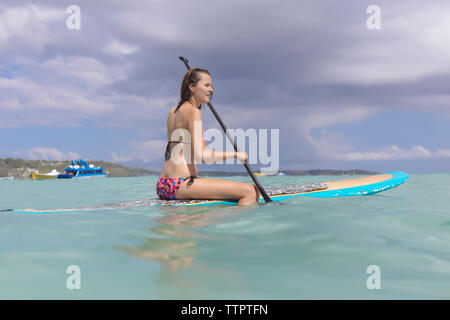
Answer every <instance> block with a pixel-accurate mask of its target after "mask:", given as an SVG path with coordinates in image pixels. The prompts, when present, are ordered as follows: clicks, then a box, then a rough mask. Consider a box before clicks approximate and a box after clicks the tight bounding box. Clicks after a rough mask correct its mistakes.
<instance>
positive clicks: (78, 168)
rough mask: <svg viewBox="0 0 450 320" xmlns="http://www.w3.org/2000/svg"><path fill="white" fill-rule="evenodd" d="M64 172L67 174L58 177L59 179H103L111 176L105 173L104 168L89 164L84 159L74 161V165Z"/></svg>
mask: <svg viewBox="0 0 450 320" xmlns="http://www.w3.org/2000/svg"><path fill="white" fill-rule="evenodd" d="M64 171H65V173H63V174H59V175H58V179H74V178H101V177H106V176H107V175H108V174H109V172H107V171H103V168H101V167H96V166H94V165H93V164H87V163H86V162H85V161H83V160H82V159H80V160H72V165H70V166H69V167H67V168H66V169H64Z"/></svg>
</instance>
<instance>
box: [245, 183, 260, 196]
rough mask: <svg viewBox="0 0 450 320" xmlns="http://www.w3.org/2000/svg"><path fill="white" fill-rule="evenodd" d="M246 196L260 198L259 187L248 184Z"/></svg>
mask: <svg viewBox="0 0 450 320" xmlns="http://www.w3.org/2000/svg"><path fill="white" fill-rule="evenodd" d="M245 196H246V197H249V198H250V197H251V198H255V199H258V198H259V191H258V188H256V186H254V185H252V184H247V185H246V192H245Z"/></svg>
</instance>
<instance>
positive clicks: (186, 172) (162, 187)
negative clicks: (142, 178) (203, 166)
mask: <svg viewBox="0 0 450 320" xmlns="http://www.w3.org/2000/svg"><path fill="white" fill-rule="evenodd" d="M213 92H214V89H213V87H212V81H211V74H210V73H209V71H208V70H205V69H200V68H194V69H190V70H189V71H188V72H187V73H186V74H185V76H184V78H183V82H182V84H181V90H180V95H181V97H180V102H179V103H178V105H177V106H176V107H173V108H172V109H171V110H170V112H169V116H168V117H167V134H168V142H167V147H166V154H165V156H166V161H165V162H164V166H163V169H162V171H161V176H160V178H159V179H158V182H157V184H156V192H157V193H158V196H159V197H160V198H161V199H166V200H169V199H178V200H181V199H211V200H220V199H229V200H235V201H238V204H239V205H249V204H252V203H255V202H257V201H258V200H259V196H260V194H259V192H258V189H257V188H256V187H255V186H253V185H252V184H249V183H244V182H235V181H229V180H218V179H203V178H198V172H197V167H196V165H195V164H196V163H213V162H222V161H225V160H227V159H238V160H240V161H242V162H244V161H245V162H247V161H248V155H247V153H246V152H220V151H214V150H209V149H207V148H205V142H204V141H202V131H203V129H202V114H201V105H202V104H203V103H208V102H209V101H210V100H211V97H212V94H213Z"/></svg>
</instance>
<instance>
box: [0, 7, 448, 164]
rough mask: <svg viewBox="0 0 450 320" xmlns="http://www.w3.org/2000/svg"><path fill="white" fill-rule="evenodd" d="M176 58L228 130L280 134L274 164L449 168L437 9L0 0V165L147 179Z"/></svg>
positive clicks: (177, 69)
mask: <svg viewBox="0 0 450 320" xmlns="http://www.w3.org/2000/svg"><path fill="white" fill-rule="evenodd" d="M71 5H76V6H78V7H79V8H80V20H79V22H80V25H79V27H80V28H79V29H77V28H73V26H76V23H77V20H76V19H74V16H73V15H72V14H73V11H70V10H69V11H68V7H70V6H71ZM371 5H376V6H377V7H378V8H379V16H377V15H376V11H372V10H371V9H370V10H368V8H369V7H370V6H371ZM377 17H379V18H380V19H379V20H378V19H377ZM374 26H378V27H379V28H374ZM180 55H183V56H186V57H188V59H189V60H190V63H191V66H195V67H203V68H207V69H209V70H210V71H211V73H212V76H213V85H214V87H215V95H214V98H213V101H212V102H213V104H214V106H215V108H216V109H217V111H218V112H219V114H220V115H221V117H222V118H223V120H224V122H225V123H226V125H227V126H228V127H229V128H243V129H244V130H247V129H249V128H255V129H279V138H280V144H279V156H280V167H281V169H314V168H320V169H327V168H331V169H339V170H340V169H352V168H360V169H368V170H376V171H388V170H389V171H390V170H403V171H407V172H410V173H429V172H449V171H450V139H449V137H450V3H449V2H448V1H444V0H432V1H418V0H408V1H392V0H389V1H385V0H371V1H365V0H344V1H335V0H316V1H307V0H296V1H294V0H291V1H283V0H258V1H241V0H239V1H238V0H227V1H219V0H218V1H198V0H190V1H174V0H148V1H141V0H128V1H119V0H117V1H113V0H108V1H106V0H89V1H88V0H85V1H84V0H83V1H81V0H78V1H76V0H71V1H63V0H53V1H50V0H49V1H45V0H42V1H41V0H34V1H31V0H30V1H18V0H2V1H1V3H0V135H1V139H0V158H5V157H14V158H25V159H49V160H62V159H73V158H78V157H82V158H83V159H86V160H105V161H111V162H116V163H122V164H128V165H136V166H142V167H148V168H153V169H157V170H159V169H160V168H161V167H162V163H163V153H164V149H165V144H166V139H167V138H166V127H165V124H166V117H167V112H168V110H169V109H170V108H171V107H173V106H174V105H176V103H177V100H178V93H179V85H180V81H181V79H182V77H183V75H184V72H185V67H184V65H183V64H182V63H181V62H180V61H179V60H178V56H180ZM203 120H204V128H205V129H208V128H218V125H217V122H216V121H215V119H214V117H213V115H212V114H211V112H210V111H209V110H207V109H204V111H203ZM222 167H223V169H226V170H240V169H241V167H242V166H240V165H234V166H232V165H227V166H222ZM252 167H253V168H254V169H255V170H258V169H259V166H258V165H253V166H252ZM210 168H211V167H208V166H206V165H204V166H201V167H200V169H203V170H208V169H210Z"/></svg>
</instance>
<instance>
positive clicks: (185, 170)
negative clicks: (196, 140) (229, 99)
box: [161, 102, 198, 178]
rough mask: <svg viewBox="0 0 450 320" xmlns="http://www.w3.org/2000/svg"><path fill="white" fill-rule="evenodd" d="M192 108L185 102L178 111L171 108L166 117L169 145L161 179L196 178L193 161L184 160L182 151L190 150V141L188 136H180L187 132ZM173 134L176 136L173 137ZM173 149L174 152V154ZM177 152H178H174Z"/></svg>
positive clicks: (195, 168)
mask: <svg viewBox="0 0 450 320" xmlns="http://www.w3.org/2000/svg"><path fill="white" fill-rule="evenodd" d="M192 108H196V107H194V106H193V105H192V104H190V103H189V102H187V103H184V104H182V105H181V106H180V108H178V110H177V107H173V108H172V109H170V111H169V115H168V116H167V141H168V142H170V143H168V148H167V150H168V152H169V154H170V156H169V158H168V159H167V160H166V161H165V163H164V166H163V169H162V171H161V177H166V178H175V177H186V176H194V177H197V176H198V172H197V167H196V166H195V164H194V163H193V161H190V159H185V158H184V157H185V155H186V154H185V153H184V150H183V149H185V148H189V149H190V148H191V141H188V140H189V139H188V138H186V137H189V136H190V134H189V135H186V134H184V135H183V134H181V133H183V132H184V133H187V132H189V130H188V125H187V123H188V121H189V118H190V117H191V115H192V111H194V110H192ZM175 130H178V131H175ZM175 132H176V134H175V135H174V133H175ZM177 142H181V143H177ZM175 148H176V150H175V152H174V149H175ZM178 150H179V152H176V151H178ZM185 150H186V149H185ZM173 157H177V159H176V160H175V161H174V159H173ZM180 159H181V161H180Z"/></svg>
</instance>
